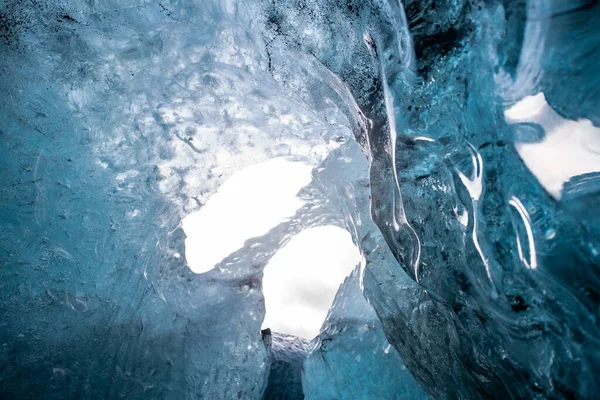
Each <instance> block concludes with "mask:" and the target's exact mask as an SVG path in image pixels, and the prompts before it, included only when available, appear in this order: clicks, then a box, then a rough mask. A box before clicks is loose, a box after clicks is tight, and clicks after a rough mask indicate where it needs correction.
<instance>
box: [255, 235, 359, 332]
mask: <svg viewBox="0 0 600 400" xmlns="http://www.w3.org/2000/svg"><path fill="white" fill-rule="evenodd" d="M360 260H361V255H360V252H359V251H358V249H357V247H356V246H355V245H354V243H353V242H352V238H351V236H350V234H349V233H348V232H347V231H346V230H344V229H342V228H338V227H335V226H323V227H317V228H311V229H307V230H304V231H302V232H300V233H299V234H298V235H296V236H295V237H293V238H292V240H291V241H290V242H289V243H288V244H287V245H286V246H285V247H284V248H283V249H281V250H280V251H279V252H278V253H277V254H275V256H274V257H273V258H272V259H271V261H270V262H269V264H268V265H267V266H266V268H265V270H264V278H263V293H264V296H265V306H266V311H267V312H266V316H265V320H264V322H263V328H271V330H274V331H277V332H283V333H288V334H292V335H295V336H299V337H303V338H305V339H312V338H313V337H315V336H316V335H317V334H318V333H319V330H320V328H321V325H322V324H323V321H324V320H325V317H326V316H327V311H328V310H329V308H330V307H331V304H332V302H333V299H334V297H335V294H336V292H337V290H338V288H339V286H340V284H341V283H342V282H343V281H344V278H346V276H348V275H349V274H350V272H352V269H353V268H354V267H355V266H356V265H357V264H358V263H359V262H360Z"/></svg>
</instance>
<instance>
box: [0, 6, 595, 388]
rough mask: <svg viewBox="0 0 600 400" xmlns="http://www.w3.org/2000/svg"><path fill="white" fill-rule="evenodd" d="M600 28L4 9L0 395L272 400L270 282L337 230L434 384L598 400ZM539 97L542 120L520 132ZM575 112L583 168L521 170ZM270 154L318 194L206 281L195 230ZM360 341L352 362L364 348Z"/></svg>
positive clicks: (406, 353)
mask: <svg viewBox="0 0 600 400" xmlns="http://www.w3.org/2000/svg"><path fill="white" fill-rule="evenodd" d="M599 15H600V5H599V3H598V2H596V1H592V0H575V1H566V0H526V1H525V0H524V1H503V0H490V1H486V2H478V1H470V0H469V1H468V0H435V1H434V0H405V1H404V2H397V1H387V0H368V1H353V0H352V1H347V0H343V1H342V0H303V1H298V0H280V1H266V0H265V1H249V0H248V1H244V0H227V1H221V0H218V1H217V0H215V1H210V0H197V1H179V0H165V1H161V2H158V1H151V0H148V1H145V0H125V1H111V0H107V1H98V2H90V1H85V2H84V1H81V2H78V1H70V2H66V1H56V0H53V1H43V0H5V1H2V2H0V71H1V73H0V93H1V95H0V117H1V118H0V152H1V153H0V173H1V178H2V186H1V187H0V288H1V290H0V305H1V306H0V324H1V325H0V328H1V329H0V365H2V368H1V369H0V383H1V384H0V397H2V398H31V397H34V398H47V399H52V398H170V399H178V398H206V399H219V398H223V399H232V398H244V399H246V398H248V399H256V398H260V397H261V396H263V395H264V393H266V392H265V390H266V389H267V385H268V382H269V380H268V376H269V371H271V372H272V370H273V367H272V365H271V360H272V359H273V358H272V357H273V356H272V355H271V354H272V353H271V352H269V351H268V349H267V347H265V345H264V342H263V341H262V339H261V335H260V327H261V322H262V319H263V317H264V299H263V296H262V291H261V277H262V269H263V268H264V266H265V265H266V264H267V263H268V261H269V259H270V258H271V257H272V256H273V255H274V254H275V253H276V252H277V250H278V249H279V248H281V247H282V246H284V245H285V244H286V243H287V242H289V240H290V238H291V237H292V236H293V235H295V234H297V233H298V232H301V231H302V230H304V229H306V228H310V227H315V226H321V225H335V226H339V227H342V228H345V229H347V230H348V231H349V232H350V233H351V234H352V236H353V240H354V241H355V243H356V244H357V245H358V246H359V247H360V249H361V252H362V254H363V257H364V259H365V265H364V268H363V270H362V276H361V279H362V282H361V288H362V290H363V294H364V295H365V297H366V298H367V300H368V301H369V303H370V304H371V306H372V307H373V309H374V310H375V312H376V315H377V317H378V318H379V321H380V323H381V326H382V328H383V332H384V334H385V338H386V340H387V341H388V342H389V343H390V344H391V345H392V346H393V348H394V349H395V350H396V351H397V353H398V355H399V357H401V358H402V360H403V363H404V365H406V366H407V367H408V369H409V370H410V371H411V373H412V374H413V375H414V377H415V379H416V381H417V382H418V383H419V385H420V386H421V387H422V388H423V390H424V391H425V392H426V393H427V394H428V395H429V396H430V397H431V398H435V399H458V398H460V399H462V398H468V399H485V398H497V399H510V398H527V399H563V398H564V399H570V398H580V399H594V398H596V397H597V393H598V392H599V390H600V388H599V383H598V379H597V377H598V376H599V374H600V360H599V357H600V356H599V354H600V353H599V350H600V349H599V343H598V337H600V332H599V327H598V318H599V317H600V315H599V314H598V309H599V308H598V302H599V299H600V276H599V267H600V231H599V228H598V227H599V226H600V220H599V216H598V215H599V214H600V213H599V211H598V207H599V206H598V204H599V200H598V199H599V197H600V184H599V183H598V182H599V175H598V174H599V172H600V171H598V168H597V167H596V165H597V164H596V163H595V161H596V160H597V158H598V157H600V155H599V151H598V146H597V139H596V138H593V134H589V132H596V130H597V127H598V125H600V112H599V110H600V107H599V106H600V104H599V103H600V74H599V73H598V71H599V70H600V65H599V63H600V54H599V52H600V46H599V45H598V43H599V42H598V41H599V39H598V38H599V36H600V32H599V29H600V24H598V23H597V21H598V17H599ZM542 93H543V96H544V99H545V100H546V102H547V105H548V111H549V110H553V111H552V112H548V113H547V114H548V115H546V116H547V117H552V118H554V119H553V120H552V121H549V120H544V119H537V118H534V119H531V118H529V119H528V122H525V121H514V120H512V121H511V120H507V116H506V114H505V112H508V110H510V109H511V107H513V106H514V105H515V104H517V103H518V102H519V101H521V100H523V99H526V98H527V96H540V94H542ZM509 116H510V113H509ZM557 116H559V117H560V118H558V117H557ZM508 119H510V118H508ZM557 121H560V124H559V125H561V126H562V125H564V124H567V125H568V126H574V124H575V123H577V124H579V123H581V122H583V123H585V124H587V125H586V126H587V128H586V131H585V132H584V133H581V131H579V132H578V133H576V132H573V133H572V134H571V136H572V137H573V139H572V140H571V141H569V140H564V141H563V142H561V144H560V145H561V146H565V148H566V147H569V151H567V150H565V152H564V153H565V154H577V152H574V151H572V150H573V147H574V146H575V147H577V151H579V152H585V157H580V156H577V159H578V160H577V162H578V163H579V162H580V161H581V160H584V159H585V160H586V167H583V166H581V165H580V166H581V168H579V167H578V168H573V167H572V164H573V163H574V162H575V161H573V160H572V159H569V160H567V159H565V157H563V153H560V152H559V154H558V155H555V156H553V157H555V158H556V159H553V160H552V161H553V165H551V166H548V165H547V164H546V166H544V163H532V162H531V158H530V155H528V154H527V152H528V150H527V148H528V146H531V145H532V144H534V145H536V146H537V148H539V149H544V148H545V147H544V146H545V144H548V143H551V144H552V143H553V141H555V140H556V138H557V137H558V136H553V135H552V132H549V130H551V129H552V128H554V127H555V125H554V124H555V123H557ZM588 121H589V122H588ZM515 122H516V123H515ZM588 128H589V129H588ZM575 138H578V139H577V140H581V141H580V142H577V140H576V139H575ZM543 151H546V150H543ZM536 153H538V152H536ZM579 154H581V153H579ZM536 156H538V157H540V156H539V154H536ZM275 157H285V158H286V159H288V160H290V161H301V162H304V163H305V164H307V165H310V166H312V167H315V169H314V170H313V180H312V182H311V184H309V185H308V186H307V187H305V188H304V189H302V191H301V192H300V198H301V199H302V200H303V202H304V203H303V205H302V206H301V207H300V208H299V209H298V210H297V211H296V213H295V214H294V215H293V216H291V217H289V218H288V219H287V220H285V221H284V222H282V223H281V224H278V225H277V226H274V227H273V228H271V229H270V230H269V232H267V234H265V235H263V236H260V237H255V238H251V239H250V240H248V241H246V242H245V243H244V245H243V247H242V248H238V249H237V250H235V251H234V252H233V253H232V254H230V255H228V256H227V257H225V259H223V260H222V261H221V263H220V268H218V269H213V270H211V271H209V272H207V273H204V274H200V275H198V274H194V273H193V272H192V271H191V270H190V268H188V266H187V265H186V253H185V247H184V240H185V237H184V234H183V231H182V229H181V220H182V218H184V217H185V216H186V215H188V214H189V213H191V212H194V211H197V210H199V209H200V208H201V207H202V206H203V205H204V204H206V203H207V200H208V198H209V197H210V196H211V195H213V194H214V193H215V192H216V191H217V189H218V188H219V187H220V186H221V185H222V184H223V183H224V182H225V181H226V180H227V178H229V177H230V176H231V175H232V174H233V173H234V172H235V171H238V170H241V169H243V168H244V167H247V166H249V165H252V164H256V163H259V162H263V161H267V160H269V159H271V158H275ZM589 160H591V162H588V161H589ZM558 164H564V166H565V168H564V171H569V172H568V173H564V174H563V173H561V174H554V175H552V176H553V181H552V182H551V184H550V183H549V181H548V182H546V181H544V179H542V178H541V176H544V174H547V173H548V172H553V171H556V170H558ZM534 165H536V166H534ZM590 165H591V167H588V166H590ZM540 166H542V167H543V168H550V170H548V171H547V170H544V171H540V170H539V169H538V167H540ZM557 180H558V181H557ZM564 180H566V182H564ZM557 182H558V183H557ZM561 185H562V186H561ZM231 229H235V228H234V227H232V228H231ZM338 312H341V310H336V309H335V307H334V309H333V310H332V314H331V315H341V314H338ZM342 314H343V313H342ZM326 327H327V325H326ZM354 329H358V328H357V327H356V326H353V325H351V324H349V325H348V331H347V332H348V334H346V332H341V331H340V332H336V334H335V340H337V342H336V343H337V347H336V349H340V350H341V352H340V353H338V356H336V357H339V358H335V360H334V361H335V362H342V361H343V360H345V358H344V357H349V355H350V354H352V355H353V356H354V352H358V353H360V352H361V349H362V348H361V347H360V346H359V345H358V344H353V343H355V342H354V341H353V340H354V339H353V338H352V337H351V336H352V332H354V331H353V330H354ZM326 331H327V330H326ZM379 338H380V339H381V340H383V338H382V337H381V336H377V334H376V333H373V336H370V334H369V336H368V337H367V336H365V340H366V341H367V342H368V343H371V344H373V346H375V345H376V344H377V343H381V342H379V340H380V339H379ZM371 340H373V342H371ZM282 343H285V341H283V342H282ZM369 345H370V344H369ZM282 346H283V348H285V346H286V345H285V344H282ZM321 350H322V349H321ZM342 350H343V351H342ZM319 351H320V350H319ZM318 354H320V353H319V352H318V351H317V352H316V353H315V350H313V351H312V353H311V355H310V358H309V364H310V365H313V366H314V367H315V368H319V367H318V366H319V363H315V364H312V361H315V360H316V358H314V357H317V355H318ZM378 354H379V353H378ZM389 354H395V353H392V349H390V352H389V353H388V355H389ZM359 355H360V358H361V360H363V359H365V360H373V363H371V362H369V365H372V366H373V368H378V370H379V368H382V369H381V370H386V371H388V370H387V369H386V368H383V367H384V365H385V364H381V365H379V364H375V359H376V358H377V355H376V354H368V355H367V354H356V356H359ZM327 357H329V355H327ZM390 357H395V356H391V355H390ZM354 359H355V358H354ZM310 360H312V361H310ZM332 360H333V359H332ZM296 365H297V364H296ZM358 365H360V364H359V363H355V362H350V361H349V359H348V361H347V362H346V369H347V371H346V369H345V368H338V369H337V370H335V371H333V372H331V373H330V375H329V376H335V377H342V379H345V378H344V376H345V373H346V372H347V373H348V376H351V375H352V374H354V373H355V372H356V368H357V366H358ZM311 368H312V366H311ZM294 371H295V370H294ZM314 371H316V369H315V370H314ZM295 373H296V372H293V374H295ZM293 374H292V375H293ZM294 376H297V375H294ZM309 376H311V375H310V374H309ZM316 376H317V378H314V379H321V378H322V377H323V376H324V375H322V374H319V373H317V374H316ZM294 379H296V378H294ZM373 379H375V378H373ZM390 379H396V378H393V377H390ZM282 380H284V381H286V382H287V378H285V379H282ZM272 382H275V381H272ZM402 382H404V381H402ZM313 383H314V382H311V381H310V380H307V381H306V382H305V384H307V386H305V387H307V388H308V389H309V390H312V389H311V388H313V386H311V385H312V384H313ZM328 383H331V381H329V382H328ZM399 385H400V384H398V391H396V392H394V391H393V388H391V387H388V386H386V387H385V388H384V389H382V390H383V391H386V392H383V391H382V393H396V394H397V395H399V394H402V393H404V392H403V391H402V389H401V388H400V387H399ZM295 387H296V388H297V386H295ZM327 387H333V385H331V386H327ZM336 387H337V386H336ZM394 387H396V386H394ZM276 389H277V388H271V389H269V390H276ZM366 389H367V388H366V387H365V390H366ZM324 390H325V389H324ZM327 390H329V389H327ZM332 390H342V389H336V388H334V389H332ZM388 390H389V392H387V391H388ZM311 393H312V392H311ZM390 395H392V394H390Z"/></svg>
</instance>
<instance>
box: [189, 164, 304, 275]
mask: <svg viewBox="0 0 600 400" xmlns="http://www.w3.org/2000/svg"><path fill="white" fill-rule="evenodd" d="M311 171H312V168H311V167H310V166H308V165H306V164H304V163H300V162H290V161H286V160H285V159H281V158H276V159H273V160H270V161H267V162H264V163H260V164H255V165H252V166H250V167H247V168H245V169H243V170H241V171H237V172H235V173H234V174H233V175H232V176H231V178H230V179H229V180H227V181H226V182H225V183H224V184H223V185H222V186H221V187H220V188H219V190H218V191H217V193H215V194H214V195H213V196H211V197H210V198H209V199H208V201H207V203H206V204H205V205H204V207H202V208H201V209H200V210H199V211H197V212H195V213H192V214H190V215H188V216H187V217H185V218H184V219H183V221H182V225H183V230H184V231H185V234H186V236H187V238H186V239H185V253H186V260H187V263H188V266H189V267H190V269H191V270H192V271H194V272H195V273H197V274H200V273H203V272H207V271H210V270H211V269H212V268H213V267H214V266H215V265H216V264H218V263H219V262H221V261H222V260H223V259H224V258H225V257H227V256H228V255H229V254H231V253H233V252H234V251H236V250H238V249H240V248H242V247H243V245H244V242H245V241H246V240H247V239H250V238H253V237H257V236H262V235H264V234H265V233H267V232H268V231H269V229H271V228H273V227H274V226H276V225H277V224H279V223H280V222H281V220H282V219H284V218H286V217H289V216H292V215H294V213H295V212H296V210H297V209H298V208H300V207H301V206H302V201H301V200H300V199H298V198H297V197H296V194H297V193H298V191H299V190H300V189H301V188H302V187H304V186H306V185H307V184H308V183H310V181H311Z"/></svg>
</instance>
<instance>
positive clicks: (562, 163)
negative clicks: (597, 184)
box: [504, 93, 600, 200]
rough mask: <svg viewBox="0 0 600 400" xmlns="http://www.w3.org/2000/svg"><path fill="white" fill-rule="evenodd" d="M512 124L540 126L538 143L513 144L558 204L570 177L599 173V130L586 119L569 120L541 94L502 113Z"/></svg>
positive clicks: (524, 100)
mask: <svg viewBox="0 0 600 400" xmlns="http://www.w3.org/2000/svg"><path fill="white" fill-rule="evenodd" d="M504 117H505V118H506V121H507V122H508V123H511V124H516V123H523V122H530V123H535V124H538V125H540V126H541V127H542V128H543V129H544V131H545V136H544V138H543V139H542V140H541V141H539V142H537V143H516V144H515V147H516V149H517V152H518V153H519V156H520V157H521V159H522V160H523V162H525V165H527V167H528V168H529V170H530V171H531V172H532V173H533V174H534V175H535V176H536V178H537V179H538V180H539V182H540V183H541V184H542V186H543V187H544V189H546V191H548V193H550V194H551V195H552V196H553V197H554V198H555V199H557V200H560V198H561V196H562V188H563V184H564V183H565V182H566V181H568V180H569V179H571V177H573V176H576V175H581V174H586V173H589V172H596V171H600V128H597V127H595V126H593V125H592V122H591V121H590V120H587V119H580V120H578V121H573V120H568V119H566V118H563V117H562V116H560V115H559V114H558V113H557V112H556V111H555V110H554V109H553V108H552V107H550V105H549V104H548V103H547V102H546V97H545V96H544V93H538V94H536V95H535V96H527V97H525V98H524V99H523V100H521V101H519V102H517V103H516V104H515V105H513V106H512V107H511V108H509V109H508V110H506V111H504Z"/></svg>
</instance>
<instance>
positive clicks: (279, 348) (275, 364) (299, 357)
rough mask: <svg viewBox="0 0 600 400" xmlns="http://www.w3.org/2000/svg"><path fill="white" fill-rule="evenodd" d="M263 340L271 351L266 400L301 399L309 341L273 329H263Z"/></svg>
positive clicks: (302, 396) (264, 397)
mask: <svg viewBox="0 0 600 400" xmlns="http://www.w3.org/2000/svg"><path fill="white" fill-rule="evenodd" d="M263 341H264V343H265V345H266V347H267V350H268V351H269V362H270V364H271V368H270V370H269V383H268V385H267V388H266V389H265V393H264V395H263V399H265V400H297V399H299V400H301V399H304V398H305V397H304V391H303V388H302V366H303V363H304V359H305V358H306V347H307V346H308V341H307V340H306V339H302V338H299V337H296V336H291V335H286V334H282V333H277V332H271V330H270V329H269V330H264V331H263Z"/></svg>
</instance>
